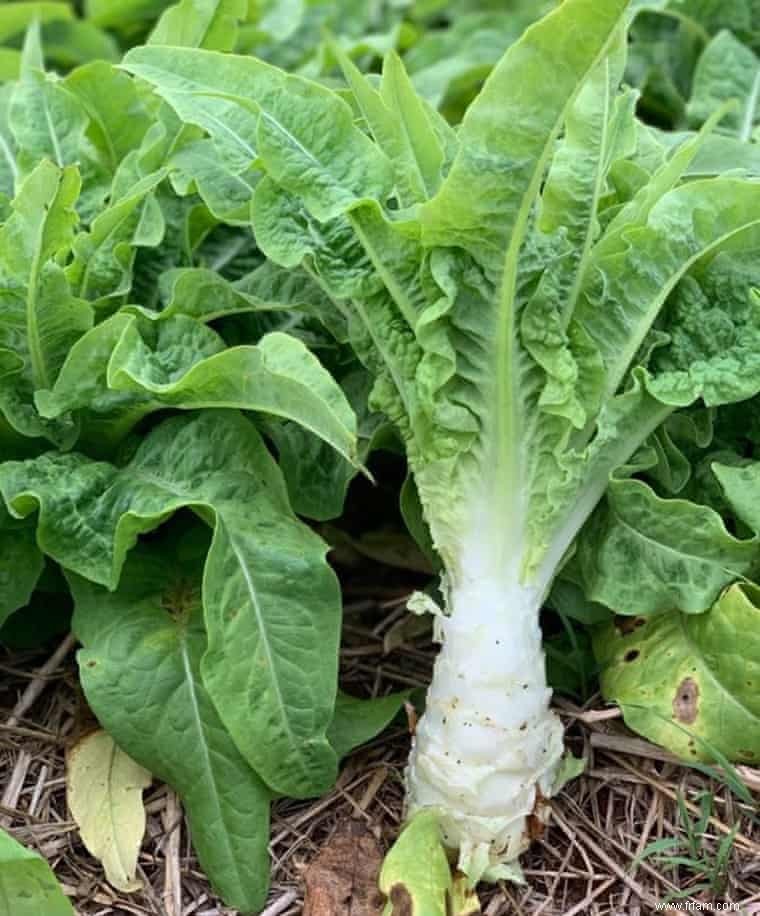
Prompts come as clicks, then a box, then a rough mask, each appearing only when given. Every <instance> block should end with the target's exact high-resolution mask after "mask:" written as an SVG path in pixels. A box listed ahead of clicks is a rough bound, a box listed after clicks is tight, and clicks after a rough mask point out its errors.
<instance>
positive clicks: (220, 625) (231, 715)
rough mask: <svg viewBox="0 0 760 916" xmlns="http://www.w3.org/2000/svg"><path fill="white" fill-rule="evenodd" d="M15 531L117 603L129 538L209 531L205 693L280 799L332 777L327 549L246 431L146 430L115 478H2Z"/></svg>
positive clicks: (75, 466) (82, 461)
mask: <svg viewBox="0 0 760 916" xmlns="http://www.w3.org/2000/svg"><path fill="white" fill-rule="evenodd" d="M0 492H2V494H3V496H4V497H5V500H6V502H7V504H8V506H9V507H10V508H11V511H12V513H13V514H15V515H17V516H19V517H26V516H29V515H31V514H32V513H33V512H35V511H36V510H39V521H38V527H37V539H38V543H39V545H40V547H41V549H42V550H43V551H44V552H45V553H47V554H49V555H50V556H52V557H53V558H54V559H56V560H57V561H58V562H59V563H60V564H61V565H62V566H63V567H64V568H65V569H69V570H71V571H73V572H76V573H78V574H80V575H82V576H84V577H86V578H88V579H90V580H91V581H93V582H98V583H101V584H103V585H105V586H107V587H109V588H111V589H113V588H115V587H116V586H117V584H118V582H119V580H120V577H121V571H122V567H123V564H124V560H125V557H126V554H127V552H128V551H129V550H130V549H131V548H132V547H133V546H134V544H135V541H136V539H137V536H138V535H139V534H140V533H142V532H147V531H151V530H153V529H155V528H156V527H157V526H158V525H160V524H161V523H162V522H163V521H164V520H165V519H167V518H168V517H169V516H170V515H171V514H172V513H173V512H175V511H176V510H177V509H180V508H184V507H191V508H193V509H194V510H195V511H196V512H197V513H198V514H199V515H200V516H201V517H202V518H204V519H205V520H207V521H208V522H209V523H210V524H212V525H213V527H214V537H213V541H212V545H211V548H210V551H209V555H208V558H207V560H206V565H205V573H204V580H203V604H204V609H205V615H206V627H207V630H208V639H209V645H208V650H207V652H206V654H205V656H204V658H203V663H202V671H203V679H204V683H205V685H206V688H207V690H208V692H209V694H210V695H211V697H212V700H213V702H214V704H215V705H216V707H217V710H218V712H219V715H220V717H221V719H222V721H223V722H224V724H225V725H226V727H227V728H228V729H229V731H230V733H231V734H232V736H233V739H234V740H235V743H236V744H237V745H238V747H239V748H240V750H241V752H242V753H243V756H244V757H245V758H246V759H247V760H248V761H249V763H250V764H251V765H252V766H253V767H254V768H255V769H256V771H257V772H258V773H259V774H260V775H261V777H262V778H263V779H264V780H265V781H266V782H267V784H268V785H269V786H270V787H272V788H273V789H274V790H276V791H278V792H281V793H282V794H288V795H295V796H305V795H313V794H317V793H318V792H320V791H323V790H324V789H326V788H327V786H329V785H330V784H331V782H332V780H333V778H334V776H335V771H336V765H337V761H336V755H335V752H334V751H333V750H332V748H331V747H330V744H329V741H328V739H327V736H326V730H327V728H328V726H329V724H330V721H331V719H332V712H333V704H334V702H335V691H336V677H337V658H338V633H339V626H340V594H339V589H338V584H337V581H336V579H335V576H334V574H333V573H332V571H331V570H330V569H329V567H328V566H327V564H326V563H325V559H324V557H325V553H326V545H325V544H324V543H323V542H322V541H321V540H320V539H319V538H318V537H317V536H316V535H315V534H313V533H312V532H311V531H310V530H309V529H308V528H307V527H306V526H305V525H303V524H302V523H300V522H299V521H298V520H297V519H296V518H295V516H294V515H293V514H292V510H291V509H290V505H289V503H288V498H287V493H286V490H285V485H284V483H283V480H282V477H281V475H280V472H279V470H278V468H277V466H276V464H275V463H274V461H273V459H272V458H271V456H270V454H269V452H268V451H267V449H266V447H265V446H264V444H263V442H262V441H261V438H260V437H259V435H258V433H257V432H256V430H255V428H254V427H253V425H252V424H251V423H250V422H249V421H248V420H246V419H245V418H243V417H242V416H241V415H239V414H238V413H236V412H234V411H220V412H214V411H205V412H202V413H200V414H198V415H197V416H193V417H189V418H183V417H179V418H174V419H171V420H167V421H166V422H164V423H162V424H161V425H160V426H158V427H157V428H156V429H154V430H153V431H152V432H151V433H150V435H148V436H147V437H146V438H145V439H144V441H143V442H142V444H141V446H140V448H139V449H138V450H137V452H136V454H135V456H134V458H133V459H132V460H131V461H130V462H129V464H127V465H125V466H124V467H121V468H117V467H115V466H113V465H111V464H107V463H105V462H95V461H92V460H90V459H87V458H85V457H84V456H82V455H80V454H68V455H66V454H46V455H43V456H41V457H40V458H38V459H36V460H34V461H28V462H7V463H6V464H4V465H2V466H0Z"/></svg>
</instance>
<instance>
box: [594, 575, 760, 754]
mask: <svg viewBox="0 0 760 916" xmlns="http://www.w3.org/2000/svg"><path fill="white" fill-rule="evenodd" d="M758 597H760V596H759V595H758V592H757V589H756V588H754V587H752V586H750V587H742V586H741V585H734V586H731V587H730V588H729V589H727V590H726V591H725V592H724V593H723V594H722V595H721V596H720V598H719V599H718V601H716V602H715V604H714V605H713V607H712V608H711V609H710V610H708V611H706V612H705V613H704V614H698V615H687V614H681V613H679V612H678V611H669V612H665V613H662V614H658V615H656V616H654V617H651V618H649V619H645V618H643V617H625V618H623V617H618V618H616V620H615V622H614V623H610V624H605V625H604V626H603V627H602V628H601V629H599V630H598V631H597V633H596V635H595V638H594V651H595V654H596V657H597V659H598V661H599V664H600V666H601V669H602V671H601V684H602V692H603V693H604V696H605V698H606V699H608V700H611V701H614V702H616V703H618V704H619V705H620V707H621V709H622V710H623V715H624V716H625V721H626V723H627V724H628V725H629V726H630V727H631V728H632V729H634V731H637V732H639V734H642V735H644V736H645V737H647V738H649V739H650V740H652V741H655V742H656V743H657V744H661V745H663V746H665V747H667V748H670V749H671V750H672V751H674V752H675V753H677V754H679V755H680V756H681V757H684V758H686V759H687V760H707V761H710V762H715V758H714V756H713V755H712V753H711V748H715V749H717V750H718V751H719V752H720V753H721V754H723V755H724V756H725V757H727V758H728V759H729V760H734V761H738V762H744V763H757V761H758V760H760V691H758V684H760V636H759V634H760V609H759V608H758Z"/></svg>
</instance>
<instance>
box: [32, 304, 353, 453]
mask: <svg viewBox="0 0 760 916" xmlns="http://www.w3.org/2000/svg"><path fill="white" fill-rule="evenodd" d="M36 402H37V406H38V408H39V410H40V413H41V414H42V415H43V416H45V417H51V418H55V417H60V416H61V415H63V414H65V413H67V412H69V411H72V410H82V409H84V410H87V409H89V410H92V411H94V412H96V413H101V414H106V415H108V414H110V420H111V422H112V423H113V424H114V425H115V427H116V428H117V429H118V430H119V431H120V433H121V434H122V435H123V434H124V432H125V431H127V430H128V429H129V427H130V425H131V424H134V423H135V422H136V421H137V420H138V419H140V418H142V417H143V416H145V415H146V414H148V413H150V412H151V411H153V410H158V409H161V408H165V407H177V408H181V409H183V410H192V409H197V408H202V407H228V408H239V409H243V410H256V411H261V412H263V413H267V414H271V415H273V416H278V417H283V418H285V419H288V420H292V421H294V422H296V423H298V424H299V425H301V426H303V427H304V428H305V429H307V430H309V431H310V432H311V433H313V434H314V435H315V436H318V437H319V438H320V439H321V440H323V441H324V442H326V443H328V444H329V445H330V446H331V447H332V448H334V449H335V450H336V451H337V452H339V454H341V455H342V456H343V457H344V458H345V459H346V461H348V462H349V463H354V464H355V463H356V417H355V415H354V412H353V410H352V408H351V406H350V404H349V402H348V400H347V399H346V396H345V395H344V393H343V391H342V390H341V388H340V386H339V385H338V383H337V382H336V381H335V380H334V379H333V378H332V376H331V375H330V374H329V373H328V372H327V370H325V369H324V368H323V366H322V365H321V364H320V363H319V361H318V360H317V358H316V357H315V356H314V355H313V354H312V353H311V351H310V350H308V349H307V348H306V346H304V344H303V343H302V342H301V341H300V340H298V339H297V338H296V337H291V336H290V335H288V334H283V333H280V332H273V333H271V334H267V335H265V336H264V337H262V339H261V340H260V341H259V343H258V345H256V346H240V347H229V348H225V345H224V341H223V340H222V338H221V337H220V336H219V335H218V334H217V333H216V332H215V331H213V330H212V329H211V328H209V327H207V326H206V325H204V324H201V323H199V322H198V321H196V320H194V319H192V318H189V317H186V316H184V315H182V314H175V315H174V317H171V318H168V319H167V320H165V321H157V322H155V323H153V322H149V321H146V320H145V319H139V318H136V317H133V316H130V315H127V314H124V313H117V314H116V315H114V316H113V317H112V318H110V319H108V320H106V321H104V322H101V323H100V324H99V325H96V326H95V327H94V328H93V329H92V331H91V332H90V333H89V334H87V335H85V336H83V337H82V338H81V339H80V340H79V341H78V342H77V344H76V345H75V346H74V347H72V348H71V351H70V353H69V356H68V359H67V360H66V363H65V364H64V366H63V367H62V369H61V372H60V375H59V376H58V379H57V380H56V383H55V385H54V386H53V387H52V389H51V390H49V391H41V392H38V394H37V398H36Z"/></svg>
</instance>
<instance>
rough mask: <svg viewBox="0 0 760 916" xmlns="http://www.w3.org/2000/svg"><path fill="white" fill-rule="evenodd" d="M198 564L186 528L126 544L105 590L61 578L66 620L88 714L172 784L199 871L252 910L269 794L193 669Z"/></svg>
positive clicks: (200, 632)
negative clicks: (126, 554)
mask: <svg viewBox="0 0 760 916" xmlns="http://www.w3.org/2000/svg"><path fill="white" fill-rule="evenodd" d="M201 545H202V546H204V545H203V542H201ZM202 563H203V554H202V552H200V553H199V551H198V550H197V549H194V547H193V545H190V544H188V538H187V537H185V538H184V539H182V538H179V537H178V538H176V541H175V544H174V546H170V545H169V544H168V543H167V539H166V538H165V539H163V540H162V541H161V542H156V543H154V544H153V545H151V547H150V548H145V547H138V548H137V549H136V550H135V551H134V552H133V554H132V555H131V556H130V558H129V560H128V561H127V564H126V567H125V570H124V574H123V576H122V580H121V584H120V585H119V587H118V589H117V590H116V591H115V592H109V591H107V590H106V589H105V588H103V587H101V586H97V585H94V584H92V583H90V582H87V581H86V580H85V579H82V578H80V577H77V576H72V575H70V576H69V581H70V583H71V586H72V590H73V593H74V600H75V603H76V611H75V614H74V621H73V628H74V631H75V632H76V634H77V636H78V637H79V639H80V640H81V641H82V643H83V644H84V649H83V650H82V651H81V652H80V653H79V657H78V658H79V668H80V677H81V680H82V686H83V687H84V690H85V693H86V695H87V700H88V702H89V704H90V706H91V707H92V709H93V711H94V712H95V714H96V715H97V717H98V719H99V720H100V722H101V723H103V725H104V726H105V727H106V728H107V729H108V732H109V734H111V735H113V737H114V738H115V740H117V741H118V742H119V744H120V745H121V746H122V747H124V748H127V749H128V750H129V753H130V754H131V755H132V756H133V757H134V758H135V759H136V760H137V761H139V762H140V763H141V764H142V765H143V766H145V767H147V768H148V769H149V770H150V771H151V772H152V773H154V774H155V775H156V776H157V777H158V778H160V779H163V780H165V781H166V782H168V783H169V784H170V785H171V786H172V787H173V788H174V789H175V790H176V791H177V792H178V793H179V795H180V797H181V799H182V802H183V805H184V807H185V809H186V811H187V815H188V818H189V821H190V827H191V830H192V836H193V846H194V848H195V850H196V852H197V854H198V857H199V859H200V862H201V865H202V867H203V869H204V870H205V871H206V872H207V873H208V874H209V876H210V878H211V880H212V881H213V883H214V886H215V887H216V888H217V889H218V891H219V893H220V894H221V895H222V896H223V897H224V899H225V900H226V901H227V903H228V904H229V905H230V906H234V907H236V908H237V909H239V910H241V911H243V912H251V911H256V910H258V909H259V907H260V906H261V905H262V904H263V901H264V900H265V899H266V889H267V885H268V875H269V854H268V842H269V829H268V828H269V802H270V797H271V793H270V792H269V790H268V789H267V788H266V786H265V785H264V783H263V782H262V781H261V779H260V778H259V777H258V775H257V774H256V773H255V772H254V770H252V769H251V767H250V766H249V765H248V763H247V762H246V761H245V760H244V758H243V757H242V755H241V753H240V751H239V750H238V749H237V747H236V746H235V743H234V741H233V740H232V738H231V737H230V735H229V733H228V732H227V730H226V728H225V727H224V725H223V724H222V721H221V719H220V718H219V714H218V713H217V711H216V708H215V706H214V703H213V702H212V700H211V697H210V695H209V693H208V691H207V689H206V687H205V686H204V684H203V680H202V678H201V673H200V669H201V660H202V658H203V655H204V653H205V651H206V648H207V644H208V640H207V637H206V632H205V627H204V623H203V610H202V606H201V570H202Z"/></svg>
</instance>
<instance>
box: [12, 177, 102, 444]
mask: <svg viewBox="0 0 760 916" xmlns="http://www.w3.org/2000/svg"><path fill="white" fill-rule="evenodd" d="M79 187H80V179H79V176H78V174H77V171H76V169H75V168H73V167H69V168H66V169H64V170H61V169H59V168H57V166H55V165H53V163H51V162H48V161H43V162H41V163H40V164H39V166H38V167H37V168H36V169H35V170H34V171H33V172H32V174H31V175H29V177H28V178H27V179H26V181H25V182H24V183H23V185H22V186H21V189H20V191H19V193H18V196H17V197H16V199H15V200H14V202H13V212H12V214H11V216H10V217H9V218H8V219H7V220H6V222H5V223H4V224H3V226H2V229H0V303H1V304H2V305H1V309H0V365H2V363H3V362H5V361H10V360H15V365H12V364H11V365H9V368H8V370H7V371H6V372H2V371H0V410H2V412H3V413H4V415H5V417H6V419H7V420H8V422H9V423H10V424H11V425H12V426H13V427H14V428H15V429H16V430H17V431H18V432H20V433H23V434H24V435H27V436H35V437H37V436H46V437H48V438H50V439H52V440H53V441H58V442H62V441H65V440H67V439H68V440H69V441H70V439H71V430H70V429H66V425H67V424H66V423H65V422H64V423H60V422H59V423H49V422H48V423H46V422H45V421H43V420H41V418H40V417H39V416H38V414H37V412H36V410H35V409H34V405H33V400H32V399H33V393H34V391H35V390H36V389H38V388H46V387H48V385H50V384H52V382H53V380H54V379H55V376H56V375H57V373H58V370H59V369H60V367H61V365H62V364H63V361H64V360H65V358H66V354H67V352H68V350H69V348H70V347H71V345H72V344H73V343H74V341H76V339H77V338H78V337H79V336H80V335H81V334H83V333H84V332H85V331H86V330H87V329H88V328H90V327H91V325H92V321H93V315H92V310H91V308H90V306H89V305H87V303H85V302H83V301H82V300H80V299H77V298H75V297H74V296H73V295H72V293H71V291H70V288H69V286H68V284H67V282H66V279H65V277H64V274H63V271H62V270H61V268H60V267H59V266H58V264H57V263H56V261H55V257H56V255H57V254H58V253H59V252H61V251H65V250H66V249H67V247H68V246H69V245H70V244H71V241H72V238H73V231H74V225H75V223H76V214H75V213H74V209H73V207H74V203H75V201H76V199H77V195H78V193H79ZM69 426H70V424H69Z"/></svg>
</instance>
